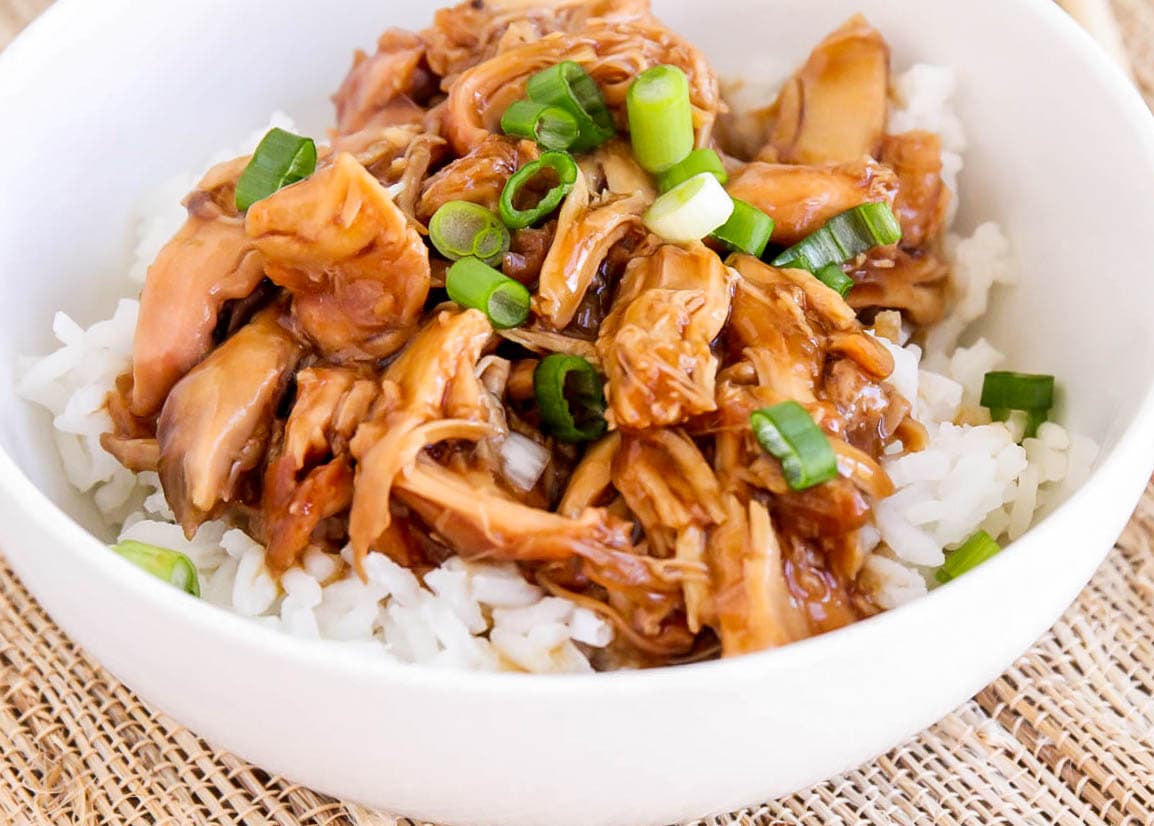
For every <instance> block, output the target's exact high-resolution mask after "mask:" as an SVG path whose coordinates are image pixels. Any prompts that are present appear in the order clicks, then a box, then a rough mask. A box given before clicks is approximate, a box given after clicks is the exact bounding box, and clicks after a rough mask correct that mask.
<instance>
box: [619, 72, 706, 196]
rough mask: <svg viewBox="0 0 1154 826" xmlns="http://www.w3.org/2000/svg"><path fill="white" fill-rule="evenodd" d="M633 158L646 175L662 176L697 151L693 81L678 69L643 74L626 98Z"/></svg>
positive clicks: (631, 87) (634, 82)
mask: <svg viewBox="0 0 1154 826" xmlns="http://www.w3.org/2000/svg"><path fill="white" fill-rule="evenodd" d="M626 105H627V108H628V111H629V132H630V134H631V136H632V141H633V157H634V158H636V160H637V163H639V164H640V165H641V168H642V169H644V170H645V171H646V172H651V173H653V174H654V175H660V174H661V173H662V172H665V171H667V170H668V169H669V168H670V167H672V166H673V165H674V164H677V163H680V162H681V161H683V160H685V157H686V156H687V155H688V154H689V153H690V152H692V151H693V106H692V104H691V103H690V100H689V78H688V77H686V76H685V72H683V71H681V70H680V69H678V68H677V67H676V66H654V67H653V68H652V69H649V70H648V71H646V72H642V74H641V76H640V77H638V78H637V80H635V81H633V85H632V86H630V87H629V93H628V95H627V96H626Z"/></svg>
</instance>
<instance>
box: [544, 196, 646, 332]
mask: <svg viewBox="0 0 1154 826" xmlns="http://www.w3.org/2000/svg"><path fill="white" fill-rule="evenodd" d="M647 206H648V204H647V202H646V201H645V199H644V197H643V196H641V195H630V196H626V197H618V196H610V197H608V198H607V199H605V200H600V199H599V200H598V201H595V202H594V201H592V199H591V198H590V195H589V186H588V183H587V182H586V180H585V176H584V175H578V176H577V183H576V185H575V186H574V187H573V191H572V192H570V193H569V195H568V197H566V199H565V203H564V204H563V205H562V207H561V213H560V216H559V217H558V220H557V234H556V236H555V238H554V239H553V245H552V246H551V247H550V248H549V254H548V255H547V256H546V258H545V263H544V264H543V265H542V266H541V279H540V283H539V285H538V287H537V296H536V298H534V299H533V309H534V310H535V311H536V313H537V314H538V315H539V316H541V317H542V318H544V319H546V320H547V321H548V322H549V323H550V324H551V325H552V326H553V327H554V328H555V329H557V330H563V329H564V328H565V327H567V326H568V325H569V322H571V321H572V320H573V316H574V315H575V314H576V312H577V309H578V307H579V306H580V304H581V300H582V299H583V298H584V297H585V291H586V290H588V289H589V285H590V284H592V283H593V279H594V278H595V277H596V276H597V270H598V268H600V267H601V265H602V263H604V261H605V259H606V258H607V257H608V255H609V251H610V250H611V249H612V248H613V246H614V245H615V244H618V243H619V242H621V241H622V240H624V239H625V238H626V237H627V236H629V235H630V234H633V233H644V232H645V230H644V228H643V227H642V224H641V215H642V213H644V212H645V209H646V207H647Z"/></svg>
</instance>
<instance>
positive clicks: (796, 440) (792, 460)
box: [749, 401, 837, 490]
mask: <svg viewBox="0 0 1154 826" xmlns="http://www.w3.org/2000/svg"><path fill="white" fill-rule="evenodd" d="M749 424H750V426H751V427H752V428H753V434H754V435H755V436H756V437H757V441H758V443H759V444H760V445H761V446H762V448H764V449H765V451H766V452H767V453H769V454H771V455H772V456H775V457H776V458H777V459H779V460H780V461H781V470H782V473H783V474H784V475H785V481H786V484H788V485H789V487H790V490H806V489H808V488H812V487H814V486H815V485H820V484H821V483H823V482H828V481H829V480H831V479H833V478H835V477H836V476H837V455H836V454H835V453H834V452H833V446H832V445H831V444H830V443H829V438H828V437H827V436H826V435H825V432H824V431H822V429H821V428H820V427H818V425H817V423H816V422H815V421H814V420H813V417H812V416H810V415H809V413H808V412H807V411H806V409H805V408H804V407H802V406H801V405H800V404H798V403H797V402H795V401H786V402H781V403H780V404H775V405H773V406H772V407H764V408H762V409H761V410H755V411H754V412H753V413H752V414H750V417H749Z"/></svg>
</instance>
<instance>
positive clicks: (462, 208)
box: [429, 201, 510, 264]
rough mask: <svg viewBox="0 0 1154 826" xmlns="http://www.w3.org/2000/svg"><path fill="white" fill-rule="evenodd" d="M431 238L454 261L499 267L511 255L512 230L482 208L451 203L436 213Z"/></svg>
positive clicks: (469, 204) (468, 204)
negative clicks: (482, 262)
mask: <svg viewBox="0 0 1154 826" xmlns="http://www.w3.org/2000/svg"><path fill="white" fill-rule="evenodd" d="M429 238H431V239H432V241H433V246H434V247H436V248H437V251H438V252H439V253H441V255H443V256H445V257H446V258H448V259H449V260H450V261H459V260H461V259H462V258H469V257H470V256H471V257H473V258H480V259H481V260H482V261H484V262H485V263H486V264H496V263H497V262H499V261H500V260H501V259H502V258H504V257H505V253H507V252H508V251H509V242H510V238H509V230H507V229H505V225H504V224H502V223H501V219H500V218H498V217H497V216H496V215H494V214H493V213H492V212H490V211H489V210H487V209H485V208H484V207H483V206H481V205H480V204H474V203H470V202H469V201H449V202H448V203H447V204H444V205H443V206H442V207H441V208H440V209H438V210H437V211H436V212H435V213H433V217H432V220H430V221H429Z"/></svg>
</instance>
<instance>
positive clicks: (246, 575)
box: [17, 65, 1097, 672]
mask: <svg viewBox="0 0 1154 826" xmlns="http://www.w3.org/2000/svg"><path fill="white" fill-rule="evenodd" d="M955 85H956V81H955V78H954V74H953V72H952V71H951V70H949V69H942V68H940V67H933V66H926V65H918V66H915V67H913V68H912V69H910V70H909V71H908V72H906V73H905V74H902V75H900V76H899V77H898V78H897V80H896V92H897V97H898V100H899V101H900V105H899V106H898V107H896V108H895V109H894V111H893V112H891V121H890V123H891V131H892V132H895V133H897V132H902V131H906V130H909V129H926V130H929V131H934V132H937V133H938V134H940V135H941V136H942V139H943V147H944V152H943V165H944V167H945V169H944V172H943V177H944V178H945V179H946V181H947V183H948V184H949V185H950V187H951V189H952V190H954V191H955V192H956V191H957V185H956V182H957V176H958V174H959V173H960V172H961V169H962V165H963V162H962V152H963V151H964V149H965V134H964V131H963V130H962V125H961V122H960V121H959V119H958V118H957V116H956V115H955V114H954V113H953V112H952V109H951V106H950V98H951V96H952V95H953V92H954V88H955ZM270 126H280V127H282V128H285V129H289V130H292V129H293V128H294V127H293V123H292V120H291V119H290V118H288V117H287V116H285V115H283V114H281V113H278V114H277V115H274V117H273V120H272V123H271V124H270ZM267 128H268V127H265V128H262V129H260V130H258V131H254V132H253V133H252V135H251V136H250V137H249V139H248V140H246V141H245V142H244V143H243V144H242V145H241V146H240V147H238V148H237V150H236V151H229V152H222V153H220V154H219V155H218V156H216V157H214V158H213V159H211V161H210V164H209V165H211V164H212V163H217V162H220V161H225V160H229V159H231V158H233V157H236V156H238V155H240V154H245V153H247V152H251V151H252V149H253V148H254V147H255V146H256V144H257V142H258V141H259V139H260V137H261V136H262V135H263V134H264V133H265V132H266V131H267ZM195 182H196V177H194V176H180V177H177V178H174V179H172V180H171V181H169V182H167V183H166V184H164V185H163V186H161V187H160V188H158V190H157V192H156V193H154V195H153V196H152V197H150V198H148V199H147V200H146V202H145V204H144V207H143V212H142V216H143V217H142V220H141V223H140V229H139V236H138V243H137V245H136V261H135V263H134V264H133V266H132V268H131V269H130V271H129V275H130V277H131V279H132V281H134V282H136V283H143V281H144V277H145V274H146V272H147V269H148V266H149V264H150V263H151V262H152V261H153V260H154V259H155V257H156V255H157V254H158V253H159V251H160V249H161V247H162V246H163V245H164V244H165V243H166V242H167V240H168V239H169V238H170V237H171V236H172V235H173V234H174V233H175V232H176V231H177V229H179V227H180V225H181V223H182V222H183V220H184V217H185V212H184V209H183V208H182V207H181V206H180V204H179V201H180V199H181V198H182V197H183V196H184V194H185V193H187V192H188V191H190V190H191V189H192V188H193V186H194V185H195ZM947 251H948V254H949V255H950V257H951V260H952V262H953V265H954V282H955V283H954V289H955V291H956V303H955V304H954V306H953V308H952V310H951V313H950V315H949V316H948V317H947V318H946V319H945V320H944V321H943V322H942V323H941V324H940V325H939V326H938V327H937V328H936V329H935V330H934V331H932V332H931V334H930V336H929V339H928V342H927V345H928V348H929V353H928V354H927V355H926V357H925V358H924V359H923V357H922V355H923V354H922V352H921V349H920V348H919V347H917V346H916V345H907V346H905V347H898V346H896V345H892V344H889V343H888V342H887V343H886V346H887V347H888V348H889V349H890V350H891V352H892V353H893V355H894V361H895V372H894V376H893V378H892V379H891V381H892V383H893V384H894V386H895V387H896V388H897V389H898V391H899V392H901V393H902V394H903V395H904V396H905V397H906V398H908V399H910V401H911V402H912V403H913V405H914V415H915V417H916V418H917V419H918V420H919V421H921V422H922V423H923V424H924V425H925V426H926V428H927V430H928V432H929V436H930V443H929V446H928V447H927V448H926V450H924V451H922V452H919V453H911V454H908V455H904V456H903V455H898V453H900V451H896V452H895V454H894V456H893V457H892V458H890V459H888V460H887V461H886V462H885V466H886V469H887V470H888V471H889V473H890V475H891V477H892V478H893V480H894V483H895V486H896V488H897V491H896V493H895V494H894V495H893V496H892V497H891V498H889V499H887V500H885V501H883V502H881V503H879V504H878V506H877V508H876V511H875V514H876V525H875V526H868V527H867V528H866V529H864V530H863V531H862V536H863V541H866V543H867V546H872V547H873V549H874V550H875V551H876V552H875V553H873V554H872V555H871V556H870V557H869V559H868V560H867V562H866V566H865V570H864V572H863V574H862V580H861V581H862V582H863V583H864V584H865V586H866V588H867V590H870V591H872V593H873V594H874V597H875V599H876V600H877V601H878V603H879V604H880V605H882V606H883V607H885V608H893V607H896V606H898V605H900V604H902V603H904V602H907V601H909V600H910V599H913V598H915V597H917V596H920V595H922V594H924V593H925V592H926V590H927V585H928V583H930V584H932V578H931V577H930V574H931V573H932V571H933V569H934V568H936V567H937V566H939V565H941V564H942V561H943V559H944V553H943V551H944V550H945V549H948V548H950V547H953V546H956V545H957V544H958V543H960V542H962V541H964V540H965V539H966V538H967V537H969V536H970V535H972V534H973V533H974V532H975V531H977V530H979V529H985V530H987V531H989V533H991V534H992V535H994V536H996V537H1000V538H1003V539H1006V538H1009V539H1015V538H1017V537H1018V536H1020V535H1021V534H1022V533H1023V532H1024V531H1025V530H1026V529H1027V528H1028V527H1029V525H1030V524H1031V523H1032V521H1033V520H1034V519H1035V518H1036V517H1037V515H1038V514H1039V513H1044V512H1046V511H1047V510H1048V509H1050V508H1052V507H1054V506H1055V505H1056V504H1057V503H1058V502H1060V501H1061V500H1062V499H1063V498H1064V497H1065V496H1066V495H1068V494H1069V492H1070V491H1072V490H1073V489H1074V488H1075V487H1077V485H1079V484H1080V483H1081V481H1082V480H1084V478H1085V477H1086V475H1087V474H1088V473H1089V468H1090V466H1091V463H1092V462H1093V460H1094V458H1095V455H1096V452H1097V451H1096V447H1095V446H1094V444H1093V443H1092V442H1091V441H1090V440H1088V439H1085V438H1084V437H1080V436H1077V435H1074V434H1070V433H1068V432H1067V431H1066V430H1065V429H1063V428H1062V427H1061V426H1059V425H1057V424H1053V423H1048V424H1046V425H1044V426H1043V427H1042V428H1040V430H1039V432H1038V436H1037V438H1034V439H1026V440H1025V441H1024V442H1023V443H1022V444H1020V445H1019V444H1017V441H1016V440H1017V437H1019V436H1020V435H1021V434H1020V431H1019V432H1015V431H1014V429H1013V428H1014V427H1015V423H1012V422H1011V423H1009V424H1002V423H989V420H988V415H986V414H984V412H983V411H982V410H981V408H979V407H978V406H977V400H978V395H979V394H980V391H981V381H982V377H983V376H984V374H985V372H986V371H988V370H990V369H993V368H995V367H997V366H998V365H999V364H1000V363H1001V361H1002V356H1001V354H1000V353H999V352H998V351H997V350H996V349H994V348H993V346H991V345H990V344H989V343H988V342H986V341H985V340H980V341H978V342H977V343H976V344H975V345H973V346H972V347H968V348H960V349H956V348H955V345H956V342H957V339H958V337H959V336H960V335H961V334H962V332H963V331H964V330H965V329H966V327H968V326H969V324H970V323H971V322H972V321H974V320H976V319H977V318H978V317H980V316H981V315H982V314H983V313H984V312H985V309H986V306H987V302H988V300H989V294H990V291H991V289H992V288H993V287H994V286H995V285H996V284H1011V283H1013V281H1014V262H1013V258H1012V255H1011V253H1010V247H1009V243H1008V241H1007V240H1006V239H1005V237H1004V236H1003V235H1002V233H1001V230H1000V229H999V228H998V227H997V225H995V224H984V225H982V226H981V227H979V228H978V229H977V231H976V232H974V233H973V235H971V236H970V237H969V238H959V237H957V236H954V235H951V236H950V237H949V238H948V241H947ZM138 311H139V305H138V302H136V301H134V300H130V299H124V300H122V301H120V302H119V304H118V305H117V308H116V311H115V313H114V314H113V316H112V318H110V319H108V320H107V321H102V322H98V323H97V324H94V325H92V326H91V327H90V328H88V329H87V330H85V329H83V328H81V327H80V326H79V325H77V324H76V323H75V322H74V321H73V320H72V319H71V318H70V317H69V316H68V315H67V314H65V313H63V312H61V313H57V315H56V317H55V319H54V321H53V332H54V334H55V336H56V338H57V340H58V341H59V342H60V345H61V346H60V348H59V349H57V350H56V352H54V353H52V354H50V355H48V356H45V357H43V358H37V359H24V360H23V362H22V364H21V366H20V371H19V374H20V375H21V379H20V381H19V384H18V388H17V389H18V392H19V393H20V395H22V396H23V397H24V398H27V399H29V400H30V401H34V402H36V403H37V404H40V405H42V406H43V407H45V408H47V409H48V410H49V411H50V412H51V413H52V415H53V417H54V418H53V426H54V432H55V437H56V442H57V446H58V448H59V450H60V455H61V459H62V462H63V465H64V469H65V473H66V475H67V477H68V480H69V481H70V482H71V483H72V484H73V485H74V486H75V487H76V488H77V489H78V490H80V491H82V492H91V493H92V494H93V497H94V500H95V502H96V504H97V506H98V508H99V510H100V512H101V513H102V514H104V516H105V518H106V519H107V520H108V523H109V524H110V525H112V526H122V528H121V530H120V538H121V539H136V540H139V541H141V542H147V543H150V544H155V545H159V546H162V547H168V548H172V549H174V550H178V551H181V552H182V553H185V554H186V555H188V557H189V558H190V559H191V560H192V561H193V563H194V564H195V565H196V567H197V570H198V571H199V573H200V579H201V586H202V597H203V598H204V599H205V600H207V601H208V602H211V603H213V604H215V605H219V606H221V607H223V608H226V609H228V610H231V611H233V612H235V613H237V614H240V615H242V616H246V617H250V618H252V619H253V620H254V621H257V622H261V623H262V624H265V625H267V626H269V627H273V628H278V629H280V630H282V631H284V632H286V633H289V634H294V635H297V636H301V637H307V638H317V639H327V640H332V641H335V642H340V643H341V644H344V645H356V646H359V647H360V648H362V649H363V650H364V652H365V654H366V655H367V656H378V657H384V658H389V659H395V660H399V661H404V662H422V663H427V664H432V665H438V666H447V667H456V668H472V669H484V670H506V669H510V670H524V671H534V672H558V671H560V672H580V671H589V670H590V665H589V662H588V659H587V658H586V656H585V654H584V653H583V651H582V649H581V648H580V647H579V644H580V645H581V646H588V647H590V648H599V647H603V646H605V645H607V644H608V643H609V642H610V641H611V639H612V636H613V632H612V628H611V627H610V626H609V625H608V624H607V623H606V622H605V621H604V620H603V619H601V618H600V617H599V616H598V615H596V614H595V613H593V612H591V611H589V610H587V609H584V608H581V607H579V606H576V605H574V604H572V603H570V602H568V601H566V600H562V599H557V598H554V597H549V596H547V595H546V594H545V593H544V592H543V591H542V590H541V589H540V588H538V587H536V586H534V585H532V584H530V583H529V582H527V581H526V580H525V579H524V577H523V576H522V575H521V574H520V572H519V571H518V569H517V567H516V566H515V565H512V564H505V565H497V564H477V563H468V562H465V561H464V560H461V559H459V558H454V559H450V560H449V561H447V562H446V563H445V564H444V565H443V566H442V567H441V568H440V569H438V570H436V571H433V572H432V573H430V574H428V575H427V576H426V577H425V582H424V584H422V583H421V582H420V581H419V580H418V579H417V578H416V577H415V576H414V575H413V574H412V572H410V571H408V570H407V569H405V568H402V567H400V566H398V565H397V564H395V563H394V562H392V561H391V560H390V559H388V558H387V557H385V556H384V555H381V554H371V555H370V556H369V558H368V559H367V560H366V564H365V568H366V574H367V579H368V581H367V582H362V581H361V580H360V579H359V578H357V577H356V575H355V574H353V573H352V571H351V568H350V567H349V563H350V562H351V559H350V557H349V551H348V549H345V551H344V552H343V554H342V556H343V557H344V559H343V560H342V562H338V561H337V560H335V559H333V558H332V557H330V556H327V555H326V554H323V553H321V552H319V551H311V552H309V553H308V554H307V555H306V557H305V559H304V563H303V566H302V567H301V568H299V569H295V570H293V571H290V572H289V573H288V574H286V575H285V576H284V577H282V579H281V582H280V584H279V585H278V584H277V582H276V581H275V580H274V579H273V578H272V577H271V576H270V574H269V572H268V570H267V569H266V567H265V565H264V548H263V547H262V546H261V545H259V544H258V543H257V542H256V541H254V540H253V539H252V538H251V537H249V536H247V535H246V534H245V533H244V532H243V531H240V530H238V529H236V528H233V527H231V526H230V525H228V524H226V523H225V522H223V521H214V522H208V523H205V524H204V525H202V526H201V528H200V529H199V531H198V532H197V533H196V535H195V536H194V537H193V538H192V539H191V540H188V539H186V538H185V536H184V534H183V531H182V530H181V529H180V527H179V526H177V525H175V524H174V523H173V514H172V512H171V510H170V509H169V507H168V505H167V503H166V502H165V500H164V495H163V493H162V492H161V490H160V485H159V479H158V478H157V475H156V474H155V473H141V474H133V473H132V472H130V471H128V470H126V469H124V468H123V467H121V466H120V464H119V463H118V462H116V460H115V459H113V458H112V457H111V456H110V455H109V454H107V453H106V452H105V451H104V450H103V449H102V448H101V447H100V443H99V439H100V434H101V433H104V432H106V431H108V430H109V429H110V427H111V424H112V422H111V420H110V418H109V416H108V414H107V412H106V411H105V410H104V407H103V402H104V398H105V395H106V393H107V392H108V390H109V389H110V388H111V387H112V386H113V385H114V383H115V380H116V377H117V376H118V375H120V374H121V373H123V372H124V371H125V370H126V369H128V367H129V365H130V358H131V350H132V336H133V331H134V328H135V324H136V315H137V313H138ZM983 416H984V417H985V419H984V421H983ZM959 422H963V423H961V424H959ZM1018 426H1020V425H1018Z"/></svg>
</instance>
